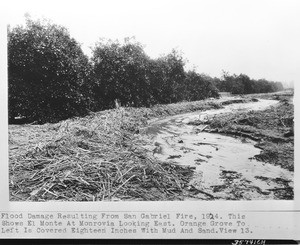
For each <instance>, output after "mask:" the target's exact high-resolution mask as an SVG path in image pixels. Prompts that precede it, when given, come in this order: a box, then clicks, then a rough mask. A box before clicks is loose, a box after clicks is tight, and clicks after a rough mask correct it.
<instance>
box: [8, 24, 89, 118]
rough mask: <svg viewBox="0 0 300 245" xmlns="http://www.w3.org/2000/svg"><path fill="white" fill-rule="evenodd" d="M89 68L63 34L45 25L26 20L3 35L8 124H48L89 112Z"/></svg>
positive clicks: (71, 41)
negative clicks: (5, 37)
mask: <svg viewBox="0 0 300 245" xmlns="http://www.w3.org/2000/svg"><path fill="white" fill-rule="evenodd" d="M90 73H91V67H90V64H89V61H88V58H87V57H86V56H85V55H84V54H83V52H82V50H81V47H80V45H79V44H78V43H77V42H76V41H75V39H73V38H71V37H70V35H69V33H68V31H67V30H66V29H65V28H64V27H61V26H58V25H54V24H51V23H50V22H48V21H45V20H43V21H40V20H37V21H33V20H31V19H29V18H27V20H26V26H25V27H23V26H18V27H15V28H13V29H10V28H9V29H8V86H9V118H10V120H12V119H13V118H14V117H16V116H24V117H26V118H27V120H28V122H32V121H37V122H40V123H43V122H53V121H58V120H61V119H66V118H69V117H71V116H76V115H82V114H84V113H85V112H86V108H89V107H91V106H92V98H91V94H90V91H91V89H92V83H91V82H90V81H89V80H88V79H87V78H89V77H90Z"/></svg>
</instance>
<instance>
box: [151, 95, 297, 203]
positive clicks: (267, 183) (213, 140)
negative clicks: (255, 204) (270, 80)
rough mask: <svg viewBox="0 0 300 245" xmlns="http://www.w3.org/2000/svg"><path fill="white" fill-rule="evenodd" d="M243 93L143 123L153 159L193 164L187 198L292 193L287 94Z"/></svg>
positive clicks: (291, 113) (289, 195)
mask: <svg viewBox="0 0 300 245" xmlns="http://www.w3.org/2000/svg"><path fill="white" fill-rule="evenodd" d="M245 97H246V98H248V101H240V99H241V98H239V97H235V98H231V99H228V100H227V101H224V102H222V105H223V106H224V107H223V108H218V109H213V110H206V111H202V112H193V113H187V114H181V115H176V116H172V117H167V118H164V119H159V120H156V121H153V122H151V124H150V126H149V127H148V132H147V133H148V134H149V135H152V137H153V141H154V145H155V148H154V149H153V153H154V155H155V156H156V157H157V158H158V159H160V160H161V161H167V162H175V163H177V164H179V165H188V166H194V167H195V173H194V176H193V178H192V179H191V181H190V183H189V184H190V190H191V191H193V192H194V193H193V194H192V195H189V198H187V199H188V200H197V199H202V200H216V199H221V200H223V199H226V200H228V199H229V200H266V199H269V200H274V199H283V200H285V199H293V178H294V177H293V170H294V129H293V128H294V121H293V119H294V108H293V104H292V95H288V94H281V95H278V94H277V95H269V94H267V95H265V97H266V98H267V100H266V99H262V98H264V96H263V95H259V96H258V97H259V99H257V97H256V96H255V95H254V96H253V95H252V96H244V98H245ZM231 102H235V103H231ZM240 103H241V104H240Z"/></svg>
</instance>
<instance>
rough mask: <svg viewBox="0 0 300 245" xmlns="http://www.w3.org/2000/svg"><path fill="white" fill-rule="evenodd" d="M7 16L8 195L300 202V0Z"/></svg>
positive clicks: (84, 7) (43, 10)
mask: <svg viewBox="0 0 300 245" xmlns="http://www.w3.org/2000/svg"><path fill="white" fill-rule="evenodd" d="M6 11H7V13H6V15H5V14H4V15H5V20H6V23H5V28H6V37H5V38H4V41H5V47H6V51H7V52H6V54H7V55H6V58H7V67H6V70H7V87H6V91H7V97H6V98H5V101H6V103H7V114H6V115H7V116H6V121H7V125H8V131H7V133H8V135H7V141H8V147H7V148H8V163H7V164H8V168H7V169H8V173H6V175H8V183H7V186H8V198H9V199H8V200H7V201H8V202H9V203H14V204H16V205H18V203H20V204H22V203H26V205H29V206H30V203H33V204H35V203H40V204H43V203H45V204H47V203H49V202H50V203H55V204H56V205H58V204H61V205H64V203H76V204H78V203H87V204H88V203H92V202H93V203H95V202H97V203H99V204H100V205H101V203H112V204H116V205H122V203H126V204H127V205H130V203H134V205H139V203H141V204H145V203H149V204H150V206H151V205H152V203H156V202H158V203H167V205H171V206H172V205H176V204H177V203H181V204H180V205H184V203H188V204H189V205H195V207H196V206H197V205H200V206H201V205H202V204H204V205H208V206H211V207H212V208H213V207H214V204H215V203H220V202H221V203H224V205H227V206H228V205H231V203H234V205H236V204H237V205H238V204H239V203H240V202H243V203H247V204H246V205H248V206H247V207H249V206H251V203H252V202H254V203H256V202H260V203H262V204H264V203H265V202H268V201H271V203H272V205H270V207H271V206H272V207H276V205H277V204H276V203H281V201H284V203H288V204H289V205H290V206H292V203H293V202H294V201H295V200H296V197H297V193H296V191H297V190H298V191H299V188H298V189H297V186H296V183H295V179H296V174H295V169H296V170H297V167H296V168H295V163H296V161H295V157H294V153H295V147H294V145H295V144H294V143H295V142H294V141H295V135H294V132H295V125H294V123H295V120H294V115H295V113H294V106H295V94H294V86H297V84H296V83H297V82H299V81H298V80H299V77H300V70H299V64H300V49H299V43H300V34H299V30H300V1H296V0H288V1H278V0H276V1H271V0H262V1H258V0H252V1H250V0H244V1H240V0H224V1H221V0H185V1H183V0H172V1H171V0H151V1H149V0H124V1H121V0H112V1H108V0H86V1H68V0H61V1H57V0H53V1H36V0H27V1H10V2H7V6H6ZM298 194H299V193H298ZM118 203H119V204H118ZM128 203H129V204H128ZM172 203H174V204H172ZM221 205H222V204H221ZM265 206H267V205H265ZM290 206H289V207H290ZM278 207H279V206H278ZM264 210H265V209H264ZM208 216H209V215H208ZM208 216H207V215H204V216H203V217H208ZM3 217H4V219H5V218H6V216H5V215H3ZM3 217H2V218H3ZM7 217H8V216H7ZM30 217H33V216H30ZM38 217H40V216H38ZM145 217H146V216H145ZM166 217H168V216H166ZM180 217H181V216H180V215H179V214H178V216H176V218H180ZM211 217H213V219H215V218H218V217H217V215H216V216H214V215H213V214H212V216H211ZM230 217H234V218H232V219H240V216H235V215H233V216H230V215H229V218H230ZM235 217H237V218H235ZM125 218H126V217H125ZM130 218H135V216H130ZM221 219H222V218H221ZM230 219H231V218H230ZM195 220H196V218H195ZM172 229H173V228H172ZM174 229H175V228H174ZM199 229H200V228H199ZM199 229H198V233H199ZM210 231H211V232H213V231H212V230H210ZM210 231H208V229H207V230H203V232H204V233H206V232H208V233H209V232H210ZM186 232H188V231H186ZM170 233H171V228H170ZM174 233H175V232H174ZM216 233H218V232H216ZM221 233H222V232H221Z"/></svg>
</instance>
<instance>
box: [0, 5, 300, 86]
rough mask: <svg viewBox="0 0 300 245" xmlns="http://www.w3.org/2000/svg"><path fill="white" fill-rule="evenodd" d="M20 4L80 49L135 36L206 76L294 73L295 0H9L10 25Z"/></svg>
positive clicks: (298, 51)
mask: <svg viewBox="0 0 300 245" xmlns="http://www.w3.org/2000/svg"><path fill="white" fill-rule="evenodd" d="M26 12H28V13H29V14H30V15H31V16H32V17H33V19H35V18H40V17H45V18H48V19H50V20H51V21H52V22H53V23H55V24H60V25H63V26H65V27H67V28H68V30H69V31H70V34H71V36H72V37H74V38H75V39H76V40H77V41H78V42H79V43H81V44H82V48H83V50H84V52H85V53H87V54H88V55H90V54H91V52H90V49H89V47H90V46H93V45H94V43H95V42H96V41H97V40H99V38H101V37H104V38H110V39H124V38H125V37H131V36H135V37H136V40H137V41H139V42H141V43H142V44H144V45H145V50H146V52H147V54H149V55H150V56H151V57H153V58H155V57H158V56H159V55H160V54H164V53H165V54H166V53H169V52H170V51H171V50H172V48H176V49H178V50H180V51H182V52H183V56H184V58H186V59H187V60H188V61H189V63H188V64H189V65H188V67H192V66H196V69H197V71H198V72H200V73H206V74H208V75H210V76H217V77H220V76H221V74H222V70H225V71H228V72H230V73H236V74H240V73H245V74H247V75H249V76H250V77H252V78H256V79H258V78H266V79H269V80H274V81H282V82H288V83H289V82H292V81H293V82H295V83H296V82H297V81H299V77H300V1H299V0H281V1H276V0H83V1H77V0H76V1H75V0H71V1H69V0H51V1H50V0H49V1H45V0H37V1H34V0H26V1H24V0H23V1H16V0H9V1H7V3H6V8H5V12H4V15H6V16H5V17H6V19H7V22H8V23H9V24H10V25H11V26H14V25H16V24H22V23H24V14H25V13H26Z"/></svg>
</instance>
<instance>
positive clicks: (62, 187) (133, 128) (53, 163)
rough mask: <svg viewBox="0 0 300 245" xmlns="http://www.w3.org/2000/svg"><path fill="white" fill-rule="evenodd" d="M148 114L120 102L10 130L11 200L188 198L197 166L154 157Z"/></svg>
mask: <svg viewBox="0 0 300 245" xmlns="http://www.w3.org/2000/svg"><path fill="white" fill-rule="evenodd" d="M142 119H143V117H142V116H141V115H140V114H138V113H136V111H134V110H133V109H130V108H129V109H124V108H119V109H115V110H110V111H105V112H100V113H96V114H94V115H90V116H88V117H85V118H77V119H69V120H66V121H62V122H61V123H58V124H46V125H40V126H38V125H31V126H23V127H21V128H22V130H21V131H20V130H10V148H11V150H10V194H11V200H13V201H18V200H22V201H25V200H26V201H46V200H62V201H100V200H180V199H182V198H183V189H184V188H185V185H186V184H187V183H188V181H189V178H190V176H191V175H192V169H190V168H188V167H180V166H176V165H173V164H166V163H161V162H158V161H157V160H156V159H154V158H151V157H150V156H151V154H149V152H147V150H146V149H144V148H143V145H145V144H149V142H148V139H147V138H146V136H142V135H140V134H138V132H139V128H141V127H142V126H144V125H145V123H146V120H145V119H144V120H142ZM13 127H16V126H13ZM22 131H23V132H22ZM33 132H34V133H35V135H34V138H33V139H32V141H31V142H29V144H27V145H26V143H25V142H26V140H25V139H26V138H27V139H28V138H29V135H31V133H33ZM22 133H23V134H22ZM18 135H22V136H23V142H22V139H20V138H22V137H18ZM29 141H30V140H29ZM22 143H23V144H22Z"/></svg>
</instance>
